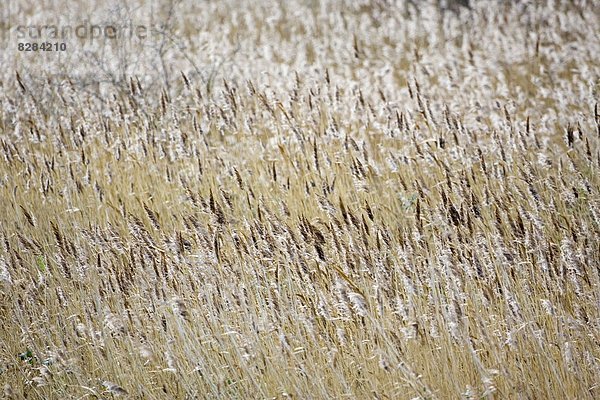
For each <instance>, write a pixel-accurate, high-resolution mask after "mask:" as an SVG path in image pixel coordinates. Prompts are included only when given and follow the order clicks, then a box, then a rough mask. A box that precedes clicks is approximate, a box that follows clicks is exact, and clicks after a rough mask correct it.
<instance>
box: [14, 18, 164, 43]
mask: <svg viewBox="0 0 600 400" xmlns="http://www.w3.org/2000/svg"><path fill="white" fill-rule="evenodd" d="M13 31H14V37H15V38H16V39H24V40H47V39H61V40H65V39H73V38H77V39H81V40H89V41H94V40H99V39H108V40H116V39H137V40H145V39H147V38H149V37H151V36H154V35H156V32H158V28H157V27H155V28H152V27H148V26H146V25H138V24H134V23H133V22H131V21H130V22H129V23H125V24H92V23H90V22H89V21H87V20H86V21H83V22H81V23H79V24H76V25H71V24H68V25H59V24H39V25H17V26H15V27H13Z"/></svg>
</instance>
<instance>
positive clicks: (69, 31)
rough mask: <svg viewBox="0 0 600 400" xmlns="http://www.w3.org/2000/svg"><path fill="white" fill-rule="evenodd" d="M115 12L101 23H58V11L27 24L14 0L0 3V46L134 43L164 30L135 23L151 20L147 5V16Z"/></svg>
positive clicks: (150, 12)
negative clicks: (64, 42)
mask: <svg viewBox="0 0 600 400" xmlns="http://www.w3.org/2000/svg"><path fill="white" fill-rule="evenodd" d="M152 3H153V2H150V4H152ZM118 10H119V9H118V8H116V9H114V11H115V12H114V15H113V14H111V13H109V14H107V15H108V16H109V17H107V18H105V19H104V21H103V22H100V21H97V20H96V21H91V20H89V19H84V20H79V21H78V20H75V21H63V22H58V20H57V19H58V17H60V16H61V15H62V14H61V13H60V12H59V11H60V10H51V11H53V12H54V15H55V17H53V16H52V14H53V13H52V12H49V13H48V15H49V16H48V20H47V21H43V20H42V21H28V20H27V18H25V17H23V16H20V15H19V13H18V7H17V4H16V2H15V1H14V0H0V40H2V42H3V43H4V44H6V42H7V41H9V40H17V41H22V42H23V41H28V42H34V41H44V40H71V39H78V40H80V41H84V42H94V41H103V40H104V41H111V42H114V41H117V40H121V41H129V42H134V43H135V42H143V41H145V40H147V39H152V38H154V37H158V36H160V32H163V31H164V27H162V26H161V24H160V23H156V24H153V23H150V24H146V23H139V22H142V21H143V22H147V21H151V18H146V17H149V16H150V15H151V14H152V11H151V10H152V7H151V6H150V7H149V8H148V10H147V11H149V13H145V11H146V10H145V9H143V10H139V9H138V10H137V16H138V17H139V16H140V14H141V15H143V16H144V18H133V17H132V16H127V15H125V16H124V15H120V13H119V12H118ZM120 10H124V8H120ZM140 11H143V13H141V12H140ZM57 16H58V17H57Z"/></svg>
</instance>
